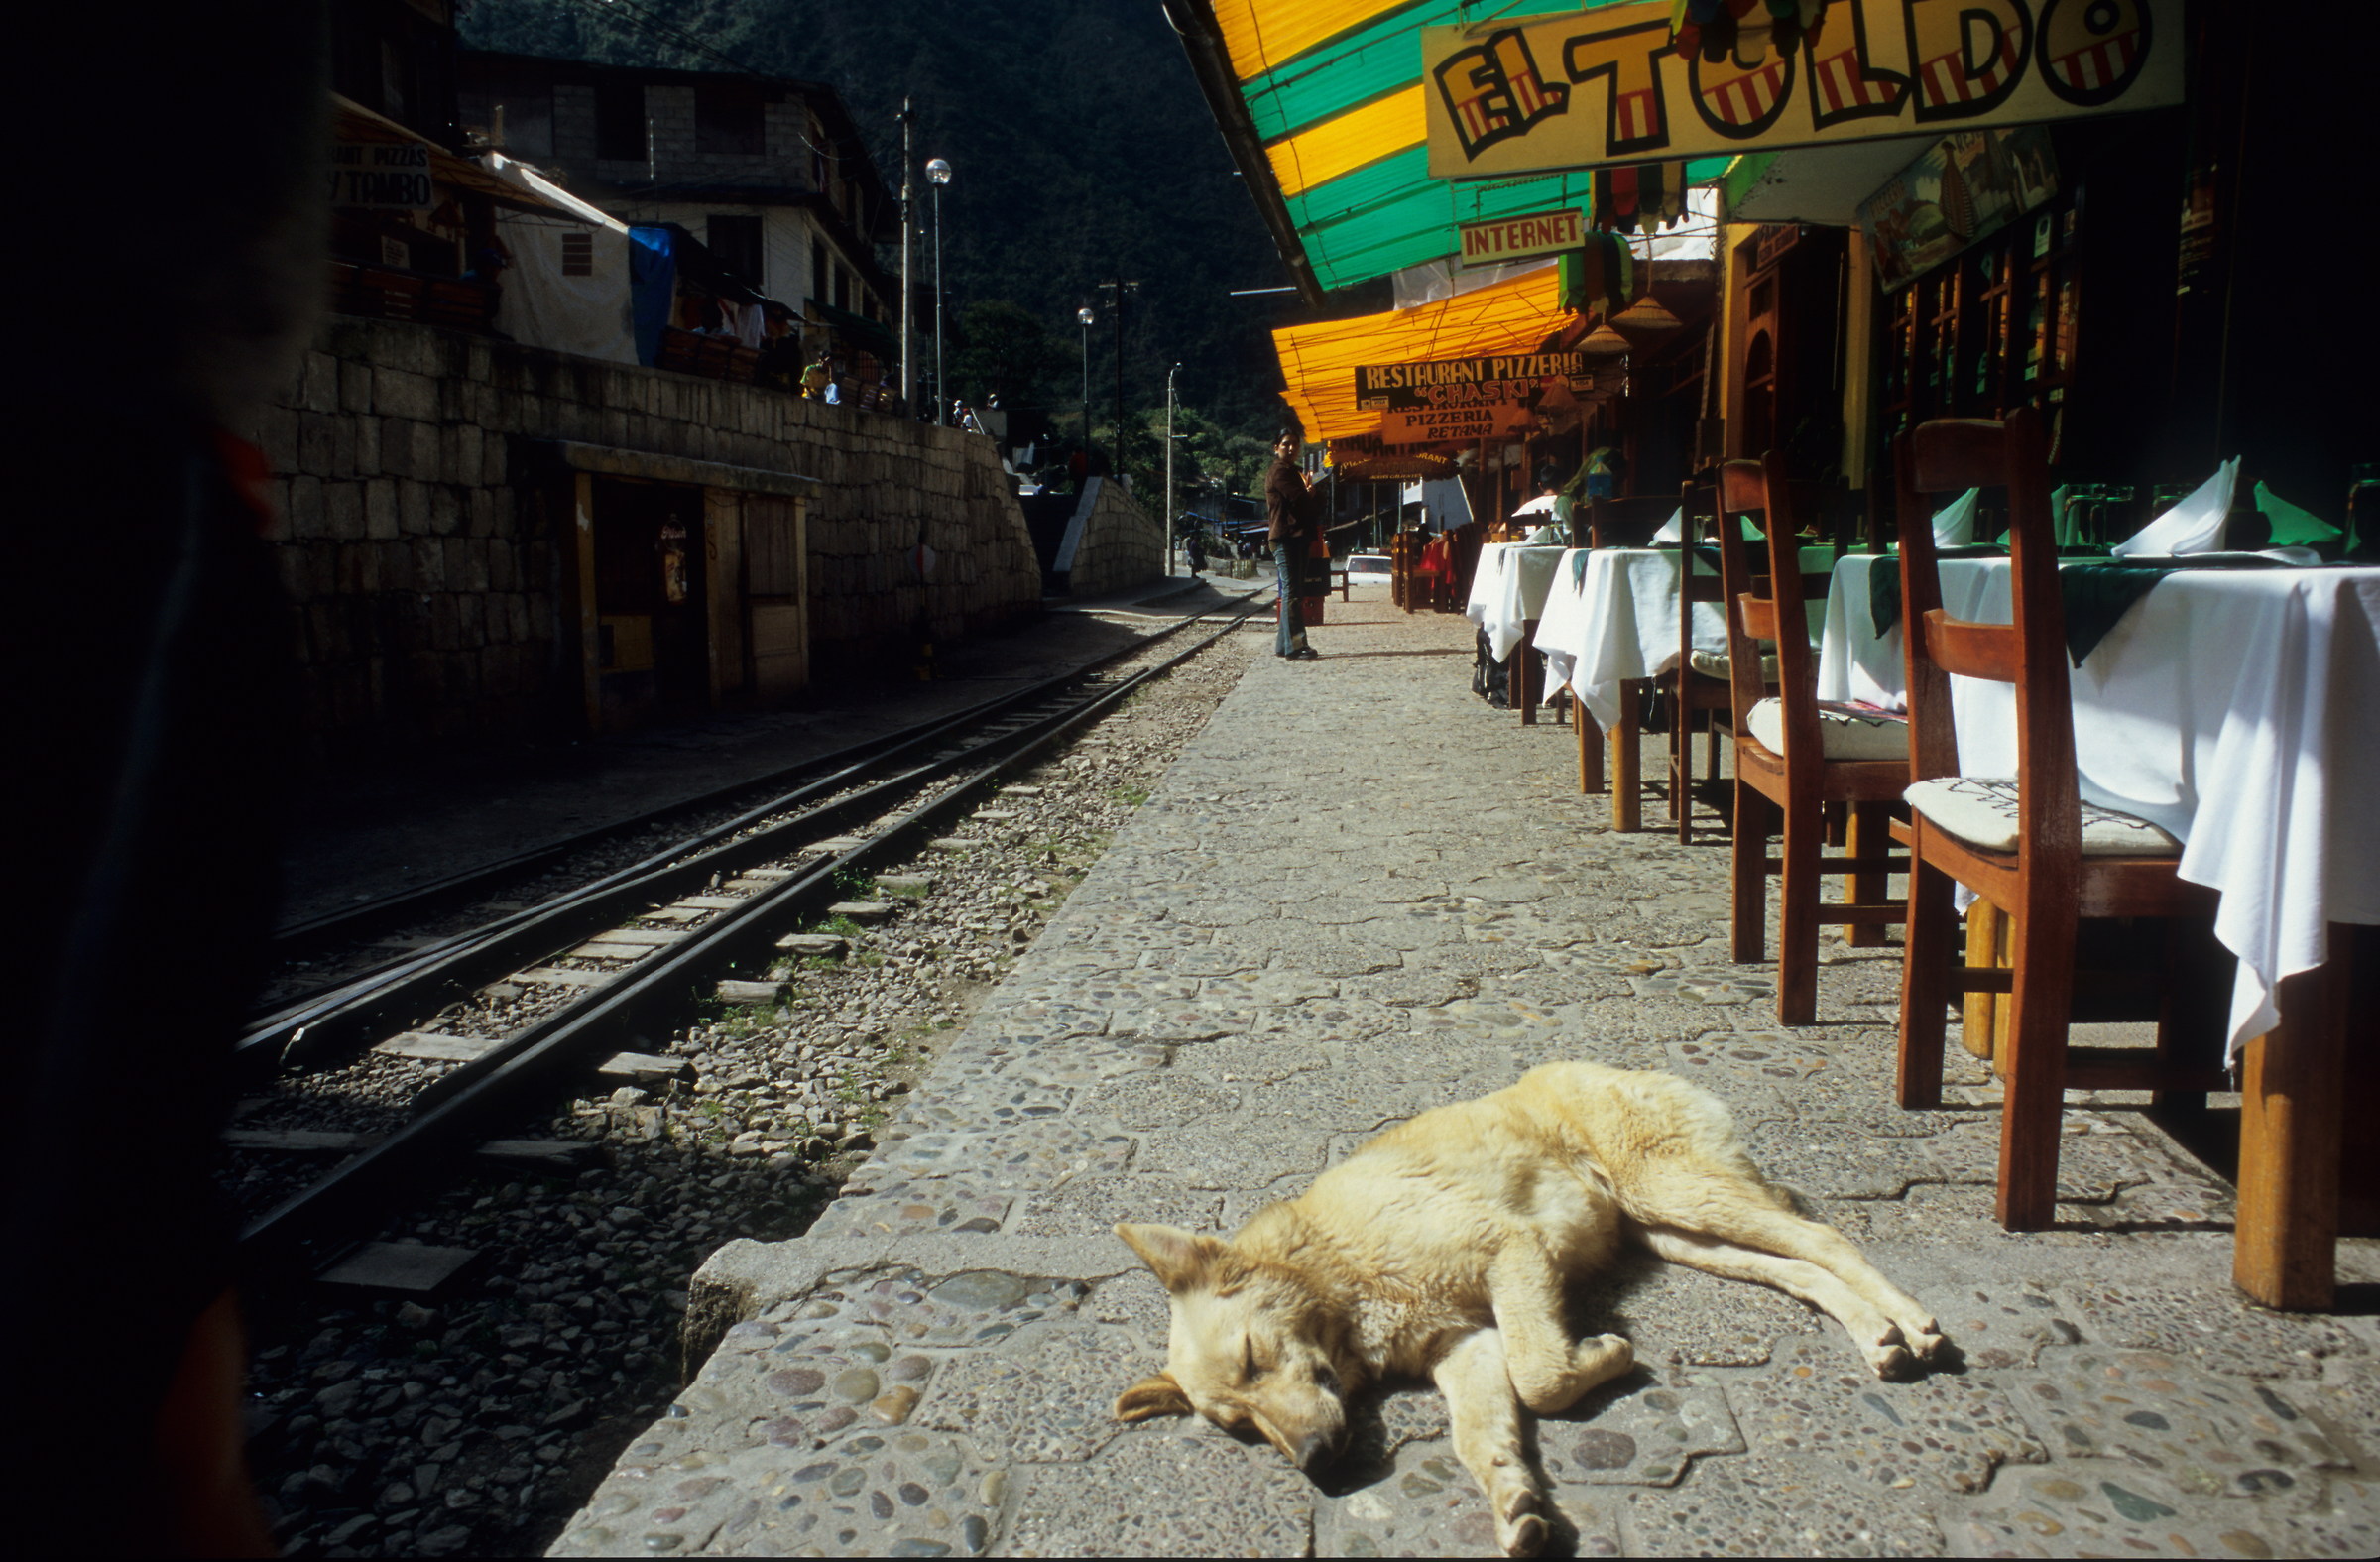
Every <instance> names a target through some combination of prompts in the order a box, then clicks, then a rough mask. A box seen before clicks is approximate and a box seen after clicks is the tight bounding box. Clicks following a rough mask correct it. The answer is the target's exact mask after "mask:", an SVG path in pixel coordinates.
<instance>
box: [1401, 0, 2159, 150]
mask: <svg viewBox="0 0 2380 1562" xmlns="http://www.w3.org/2000/svg"><path fill="white" fill-rule="evenodd" d="M2182 7H2183V0H1827V3H1826V4H1825V5H1824V7H1823V8H1821V9H1820V10H1819V11H1818V14H1817V17H1816V20H1815V25H1813V26H1811V27H1810V28H1808V29H1807V30H1799V31H1796V30H1789V32H1788V36H1789V37H1790V40H1791V41H1790V43H1786V44H1783V45H1780V44H1779V43H1778V42H1777V39H1776V37H1775V35H1773V34H1772V31H1771V29H1769V28H1768V27H1765V26H1754V25H1745V26H1743V27H1742V28H1741V29H1740V31H1739V32H1738V33H1737V36H1736V37H1735V39H1734V41H1733V44H1732V47H1731V48H1729V49H1727V50H1725V51H1719V52H1718V53H1719V58H1718V59H1717V60H1713V59H1711V58H1709V55H1710V54H1711V53H1712V52H1711V51H1696V52H1694V53H1692V54H1687V53H1682V52H1681V51H1680V47H1679V41H1678V40H1677V39H1676V38H1675V37H1674V36H1673V34H1672V32H1671V27H1670V19H1671V10H1672V7H1671V0H1644V3H1642V4H1635V5H1617V6H1605V7H1600V8H1598V9H1596V10H1592V11H1574V12H1570V13H1567V14H1565V15H1562V16H1558V17H1548V18H1545V19H1543V20H1538V21H1530V22H1520V23H1513V24H1510V25H1503V26H1498V25H1494V24H1490V23H1480V24H1475V25H1474V26H1471V27H1432V28H1424V29H1423V30H1422V35H1421V48H1422V72H1423V83H1422V84H1423V93H1422V96H1423V98H1424V99H1425V100H1426V103H1427V106H1428V117H1429V143H1430V173H1431V174H1432V175H1433V176H1435V177H1437V178H1440V179H1478V178H1485V177H1492V176H1501V175H1507V174H1524V173H1539V172H1545V171H1549V170H1555V169H1576V168H1589V167H1593V166H1596V165H1598V164H1604V163H1642V162H1650V161H1653V160H1656V159H1671V158H1691V157H1710V156H1714V155H1725V154H1730V153H1741V152H1766V151H1773V150H1776V149H1778V148H1782V147H1803V146H1826V145H1831V144H1834V143H1837V142H1846V141H1875V140H1882V139H1885V138H1888V137H1895V136H1912V135H1916V136H1923V135H1929V134H1931V135H1937V136H1939V135H1942V134H1945V133H1947V132H1949V131H1954V130H1980V129H1983V128H1985V127H1988V126H1994V125H2025V124H2039V123H2041V122H2043V121H2047V120H2058V119H2074V118H2080V117H2084V116H2091V115H2100V114H2121V113H2128V112H2132V111H2134V110H2138V109H2147V108H2162V107H2165V106H2166V105H2168V104H2173V103H2179V102H2181V101H2182V53H2183V32H2182ZM1764 15H1765V12H1764V10H1763V9H1762V8H1759V7H1755V8H1754V10H1753V11H1752V13H1751V15H1750V16H1749V17H1747V18H1746V19H1745V21H1746V23H1747V24H1750V23H1752V22H1754V21H1755V20H1756V19H1758V18H1761V17H1763V16H1764Z"/></svg>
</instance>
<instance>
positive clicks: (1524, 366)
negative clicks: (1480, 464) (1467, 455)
mask: <svg viewBox="0 0 2380 1562" xmlns="http://www.w3.org/2000/svg"><path fill="white" fill-rule="evenodd" d="M1553 383H1559V384H1562V385H1564V386H1566V387H1567V388H1568V389H1569V390H1570V391H1572V392H1573V393H1578V394H1583V393H1585V392H1587V391H1589V390H1591V389H1593V388H1594V385H1595V371H1594V369H1593V368H1592V367H1591V366H1590V365H1589V363H1588V362H1587V359H1586V356H1585V355H1584V354H1582V353H1578V352H1530V353H1506V354H1501V355H1498V356H1495V357H1489V358H1440V359H1432V360H1429V361H1426V362H1421V363H1384V364H1367V365H1365V366H1363V367H1362V368H1359V369H1358V370H1356V405H1357V406H1358V407H1361V408H1363V409H1364V410H1365V411H1366V412H1377V413H1379V414H1380V437H1381V438H1382V439H1383V440H1385V441H1387V442H1388V443H1390V444H1426V443H1430V442H1433V441H1438V440H1453V439H1487V438H1492V437H1494V436H1496V435H1499V434H1508V433H1515V432H1518V431H1519V430H1521V429H1523V428H1526V427H1528V426H1529V421H1530V412H1531V407H1532V405H1533V404H1534V403H1535V402H1536V400H1537V397H1538V395H1539V393H1540V392H1541V391H1543V390H1544V389H1545V387H1546V386H1547V385H1549V384H1553Z"/></svg>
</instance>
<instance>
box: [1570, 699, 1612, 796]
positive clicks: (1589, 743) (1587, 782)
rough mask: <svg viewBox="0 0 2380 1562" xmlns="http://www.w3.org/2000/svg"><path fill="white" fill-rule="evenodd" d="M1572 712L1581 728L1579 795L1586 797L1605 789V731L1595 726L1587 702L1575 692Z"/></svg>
mask: <svg viewBox="0 0 2380 1562" xmlns="http://www.w3.org/2000/svg"><path fill="white" fill-rule="evenodd" d="M1570 710H1571V717H1570V719H1571V720H1572V721H1574V722H1576V723H1577V724H1578V728H1579V795H1580V796H1582V797H1585V796H1589V795H1592V794H1593V793H1596V792H1600V791H1602V790H1603V789H1604V729H1603V728H1601V727H1599V726H1597V725H1596V724H1595V717H1594V716H1593V714H1591V713H1590V712H1589V711H1588V709H1587V702H1586V701H1585V700H1583V699H1581V698H1579V696H1578V694H1577V692H1576V691H1575V690H1574V691H1573V692H1572V694H1571V696H1570Z"/></svg>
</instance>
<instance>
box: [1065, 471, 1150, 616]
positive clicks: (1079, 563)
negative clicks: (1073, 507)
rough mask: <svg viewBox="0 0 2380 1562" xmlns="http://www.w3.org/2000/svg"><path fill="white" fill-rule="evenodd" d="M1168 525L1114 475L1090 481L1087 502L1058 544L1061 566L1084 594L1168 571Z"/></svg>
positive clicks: (1071, 586)
mask: <svg viewBox="0 0 2380 1562" xmlns="http://www.w3.org/2000/svg"><path fill="white" fill-rule="evenodd" d="M1165 557H1166V539H1165V529H1164V528H1163V527H1162V526H1160V525H1158V524H1157V523H1156V522H1155V521H1154V520H1152V519H1150V517H1149V514H1148V512H1147V511H1145V510H1142V509H1141V508H1140V506H1139V505H1138V503H1137V502H1135V501H1134V500H1133V498H1132V494H1131V490H1130V489H1129V488H1126V487H1125V486H1124V485H1123V484H1122V483H1119V482H1116V481H1114V480H1113V479H1110V478H1104V477H1095V478H1093V479H1091V481H1090V482H1089V483H1088V484H1087V485H1085V489H1084V493H1083V503H1082V507H1081V508H1078V509H1077V511H1076V512H1075V515H1074V519H1073V520H1072V521H1070V522H1069V523H1068V524H1067V529H1066V539H1065V541H1062V542H1060V543H1059V544H1058V572H1059V573H1061V574H1063V575H1064V576H1065V579H1066V585H1067V589H1068V590H1069V591H1071V592H1072V593H1073V594H1074V595H1076V596H1078V597H1092V596H1100V595H1103V594H1104V593H1106V592H1110V591H1122V590H1124V589H1125V588H1126V587H1128V586H1136V585H1139V584H1141V583H1142V582H1143V581H1148V580H1155V579H1157V578H1159V577H1161V576H1162V575H1163V574H1164V573H1165Z"/></svg>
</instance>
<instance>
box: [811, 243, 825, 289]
mask: <svg viewBox="0 0 2380 1562" xmlns="http://www.w3.org/2000/svg"><path fill="white" fill-rule="evenodd" d="M810 297H811V298H813V299H816V300H819V301H820V302H822V303H823V302H825V301H826V246H825V245H823V244H821V243H819V242H818V241H817V240H816V239H812V240H810Z"/></svg>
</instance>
